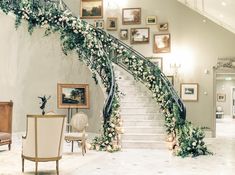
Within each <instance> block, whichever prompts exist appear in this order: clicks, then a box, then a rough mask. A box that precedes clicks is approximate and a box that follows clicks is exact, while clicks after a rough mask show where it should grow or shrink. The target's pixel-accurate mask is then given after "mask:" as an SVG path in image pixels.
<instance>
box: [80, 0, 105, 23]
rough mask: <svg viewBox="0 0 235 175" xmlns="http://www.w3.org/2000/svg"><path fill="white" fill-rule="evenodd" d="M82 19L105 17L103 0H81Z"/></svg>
mask: <svg viewBox="0 0 235 175" xmlns="http://www.w3.org/2000/svg"><path fill="white" fill-rule="evenodd" d="M80 17H81V18H82V19H96V18H103V0H81V16H80Z"/></svg>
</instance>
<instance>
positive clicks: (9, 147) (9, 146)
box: [8, 143, 11, 151]
mask: <svg viewBox="0 0 235 175" xmlns="http://www.w3.org/2000/svg"><path fill="white" fill-rule="evenodd" d="M8 149H9V151H10V150H11V143H10V144H9V145H8Z"/></svg>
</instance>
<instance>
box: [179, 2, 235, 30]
mask: <svg viewBox="0 0 235 175" xmlns="http://www.w3.org/2000/svg"><path fill="white" fill-rule="evenodd" d="M178 1H179V2H181V3H183V4H185V5H186V6H188V7H190V8H192V9H193V10H195V11H197V12H198V13H200V14H202V15H203V16H205V17H207V18H209V19H210V20H212V21H214V22H215V23H217V24H219V25H221V26H223V27H224V28H226V29H227V30H229V31H231V32H233V33H235V0H178ZM204 22H206V20H204Z"/></svg>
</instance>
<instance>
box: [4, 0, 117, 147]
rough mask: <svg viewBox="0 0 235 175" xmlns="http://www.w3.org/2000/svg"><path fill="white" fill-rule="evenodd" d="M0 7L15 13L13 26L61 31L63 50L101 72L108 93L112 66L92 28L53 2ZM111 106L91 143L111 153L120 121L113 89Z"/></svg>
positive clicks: (22, 2)
mask: <svg viewBox="0 0 235 175" xmlns="http://www.w3.org/2000/svg"><path fill="white" fill-rule="evenodd" d="M0 9H2V11H3V12H4V13H6V14H8V13H9V12H12V13H14V14H15V17H16V20H15V26H16V28H18V27H19V26H20V24H21V22H22V20H23V19H24V20H26V21H27V23H28V31H29V33H30V34H32V32H33V31H34V28H36V27H43V28H45V35H46V36H48V35H50V34H52V33H55V32H58V33H60V39H61V45H62V50H63V52H64V53H65V54H66V55H67V53H68V52H69V51H76V52H77V54H78V56H79V59H80V60H81V61H84V62H85V63H86V64H87V66H89V67H90V69H91V70H92V72H93V73H92V74H93V76H94V75H95V74H97V73H100V74H99V75H103V78H101V82H102V83H103V85H104V86H105V88H106V91H107V92H109V90H110V83H111V74H112V71H111V69H110V66H112V65H111V64H110V60H109V58H108V55H107V54H105V50H104V48H103V46H102V44H101V43H100V41H99V39H98V38H97V30H96V29H95V28H94V27H92V26H91V25H89V24H87V23H85V22H84V21H82V20H80V19H78V18H76V17H73V16H72V15H71V13H69V12H67V11H63V10H60V9H59V8H58V7H57V6H56V5H55V4H53V3H48V4H47V5H45V6H41V5H40V4H39V1H30V0H19V1H17V2H14V7H13V8H12V7H11V1H9V0H0ZM96 72H97V73H96ZM94 77H95V76H94ZM111 109H112V110H111V111H112V112H111V114H110V116H108V117H109V119H110V120H109V121H108V122H107V123H106V124H104V128H103V133H102V135H101V136H100V137H99V138H95V139H94V144H95V145H97V144H99V145H100V147H101V148H102V149H100V150H108V151H110V152H113V151H116V150H119V149H120V146H119V145H118V144H119V143H118V142H117V140H118V128H120V121H121V120H120V114H119V104H118V92H117V91H116V89H115V100H114V102H113V103H112V106H111ZM97 141H99V142H97Z"/></svg>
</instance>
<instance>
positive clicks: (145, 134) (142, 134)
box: [123, 133, 165, 136]
mask: <svg viewBox="0 0 235 175" xmlns="http://www.w3.org/2000/svg"><path fill="white" fill-rule="evenodd" d="M123 135H125V136H133V135H138V136H159V135H160V136H165V134H161V133H157V134H155V133H154V134H153V133H128V134H125V133H124V134H123Z"/></svg>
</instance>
